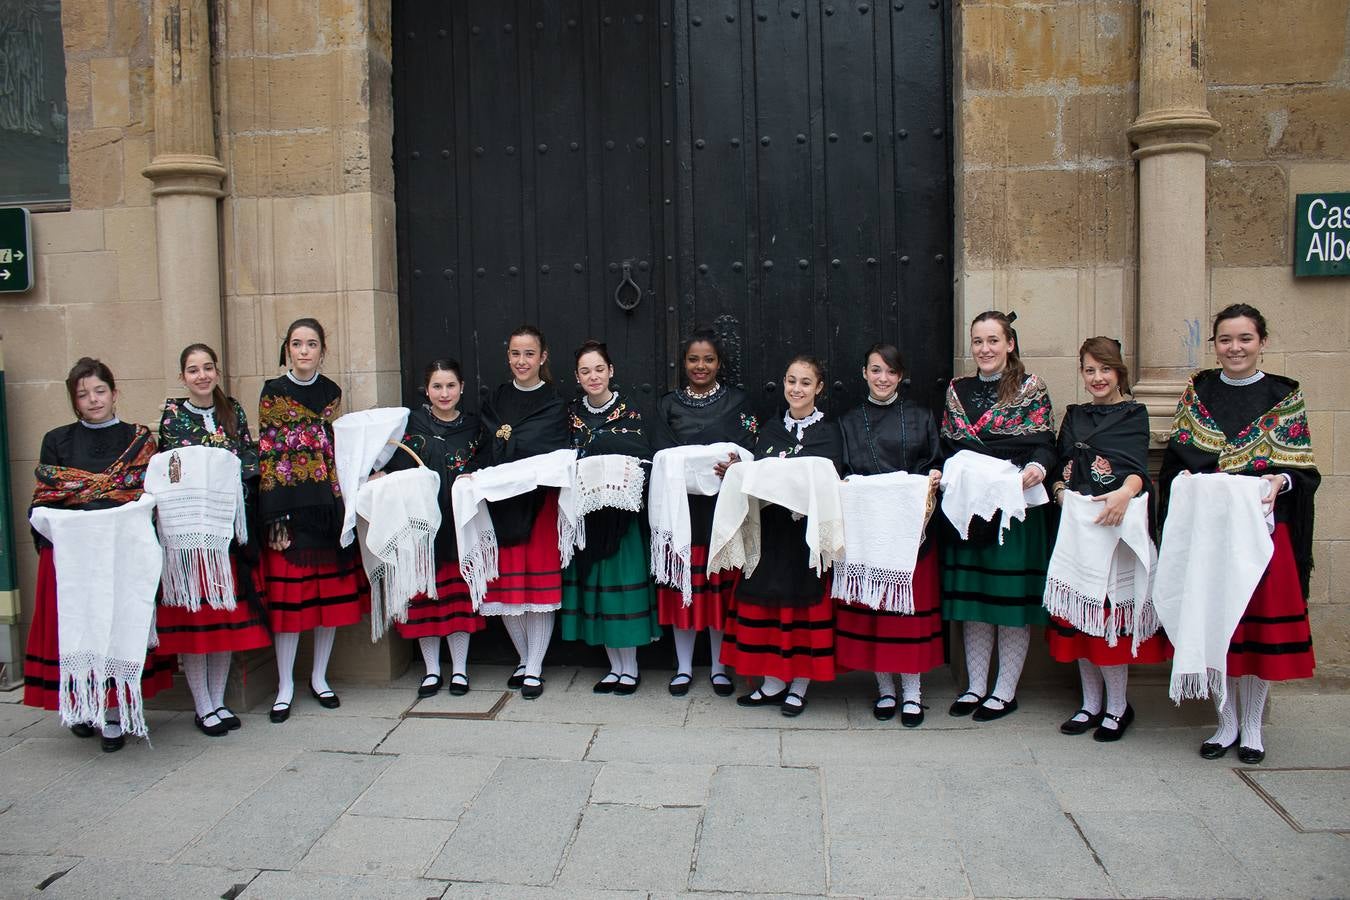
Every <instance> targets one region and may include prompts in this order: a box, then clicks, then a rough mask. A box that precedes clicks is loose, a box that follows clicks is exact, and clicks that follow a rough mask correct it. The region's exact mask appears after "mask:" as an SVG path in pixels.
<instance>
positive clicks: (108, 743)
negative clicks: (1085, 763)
mask: <svg viewBox="0 0 1350 900" xmlns="http://www.w3.org/2000/svg"><path fill="white" fill-rule="evenodd" d="M101 738H102V741H101V743H102V745H103V752H104V753H116V752H117V751H118V750H121V749H122V748H123V747H125V746H126V743H127V736H126V735H125V734H119V735H118V736H117V737H108V736H107V735H106V734H105V735H101ZM1263 755H1264V754H1263Z"/></svg>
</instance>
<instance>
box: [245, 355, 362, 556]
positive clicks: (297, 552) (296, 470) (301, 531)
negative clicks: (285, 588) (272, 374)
mask: <svg viewBox="0 0 1350 900" xmlns="http://www.w3.org/2000/svg"><path fill="white" fill-rule="evenodd" d="M341 403H342V388H340V387H338V386H337V385H336V384H334V383H333V382H332V381H331V380H329V379H328V378H326V377H324V376H323V375H320V376H319V377H318V379H317V380H316V381H315V382H314V383H313V384H296V383H295V382H294V381H292V380H291V379H290V378H288V377H287V376H285V375H283V376H281V377H280V378H273V379H272V380H271V381H268V382H267V383H266V384H264V385H263V389H262V396H261V397H260V398H259V399H258V468H259V472H260V474H261V478H260V480H259V485H258V488H259V498H258V506H259V512H260V514H261V518H262V521H263V523H264V524H271V523H273V522H280V521H285V522H286V523H287V526H288V527H289V529H290V537H291V547H290V549H289V550H287V557H288V558H289V559H291V560H292V561H293V562H296V563H297V564H302V565H303V564H308V563H313V562H318V561H319V560H318V559H316V558H315V556H316V553H315V551H319V553H320V555H323V552H324V551H331V553H332V554H333V555H334V556H335V555H336V553H337V550H338V533H339V530H340V529H341V527H342V490H341V489H340V488H339V487H338V479H337V466H336V465H335V464H334V462H333V420H334V419H335V418H336V417H337V414H338V408H339V406H340V405H341Z"/></svg>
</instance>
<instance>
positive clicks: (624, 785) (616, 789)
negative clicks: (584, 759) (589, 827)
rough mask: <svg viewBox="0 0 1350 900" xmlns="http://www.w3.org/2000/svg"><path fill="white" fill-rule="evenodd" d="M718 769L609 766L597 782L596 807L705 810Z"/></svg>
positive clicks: (594, 791) (674, 765)
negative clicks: (688, 807)
mask: <svg viewBox="0 0 1350 900" xmlns="http://www.w3.org/2000/svg"><path fill="white" fill-rule="evenodd" d="M714 771H716V769H715V767H714V766H708V765H702V766H697V765H680V764H678V763H667V764H664V765H657V764H655V763H630V762H607V763H605V765H604V768H602V769H601V770H600V774H599V775H597V776H596V778H595V786H594V787H593V788H592V789H591V802H592V803H628V804H632V805H634V806H648V807H651V806H703V805H704V804H706V803H707V802H708V788H709V785H710V784H711V782H712V776H713V772H714Z"/></svg>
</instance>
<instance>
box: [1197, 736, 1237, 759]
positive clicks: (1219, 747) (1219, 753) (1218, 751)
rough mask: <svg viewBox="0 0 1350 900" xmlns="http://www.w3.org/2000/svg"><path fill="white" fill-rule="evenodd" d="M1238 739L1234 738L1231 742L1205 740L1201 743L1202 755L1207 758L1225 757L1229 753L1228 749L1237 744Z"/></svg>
mask: <svg viewBox="0 0 1350 900" xmlns="http://www.w3.org/2000/svg"><path fill="white" fill-rule="evenodd" d="M1237 742H1238V739H1237V738H1233V743H1231V744H1219V743H1215V742H1214V741H1205V742H1204V743H1203V744H1201V745H1200V756H1202V757H1203V758H1205V759H1223V758H1224V757H1225V756H1227V755H1228V751H1229V750H1231V749H1233V748H1234V747H1236V746H1237Z"/></svg>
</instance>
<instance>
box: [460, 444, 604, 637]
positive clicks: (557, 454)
mask: <svg viewBox="0 0 1350 900" xmlns="http://www.w3.org/2000/svg"><path fill="white" fill-rule="evenodd" d="M576 470H577V451H575V450H554V451H553V452H552V453H544V454H542V455H540V456H530V457H527V458H525V459H518V460H515V461H514V462H507V463H502V464H500V465H496V466H490V467H488V468H486V469H482V470H480V471H478V472H474V473H472V474H470V475H461V476H460V477H459V478H456V479H455V483H454V484H453V485H452V486H451V488H450V504H451V506H452V507H453V508H454V511H455V540H456V542H457V543H458V544H459V572H460V575H461V577H463V579H464V581H465V582H466V583H467V584H468V586H469V596H470V597H472V598H473V608H474V610H475V611H477V610H478V608H479V607H480V606H481V605H482V603H483V597H484V596H485V595H486V594H487V585H488V582H489V581H492V580H494V579H495V578H496V577H497V532H496V531H495V530H494V529H493V527H492V515H491V513H490V512H489V511H488V503H490V502H494V501H497V500H509V499H510V498H512V497H518V496H520V495H521V494H528V493H529V492H530V491H532V490H534V489H535V488H540V487H556V488H557V489H558V556H559V559H560V561H561V562H562V565H563V567H564V568H566V567H567V564H568V563H570V562H571V561H572V552H573V551H574V550H575V549H576V548H577V547H578V546H582V547H584V546H585V545H586V538H585V533H584V532H581V531H580V529H579V527H578V526H579V519H578V516H577V511H576V498H575V496H574V495H575V491H574V490H573V489H574V487H575V485H576ZM578 539H580V544H578Z"/></svg>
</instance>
